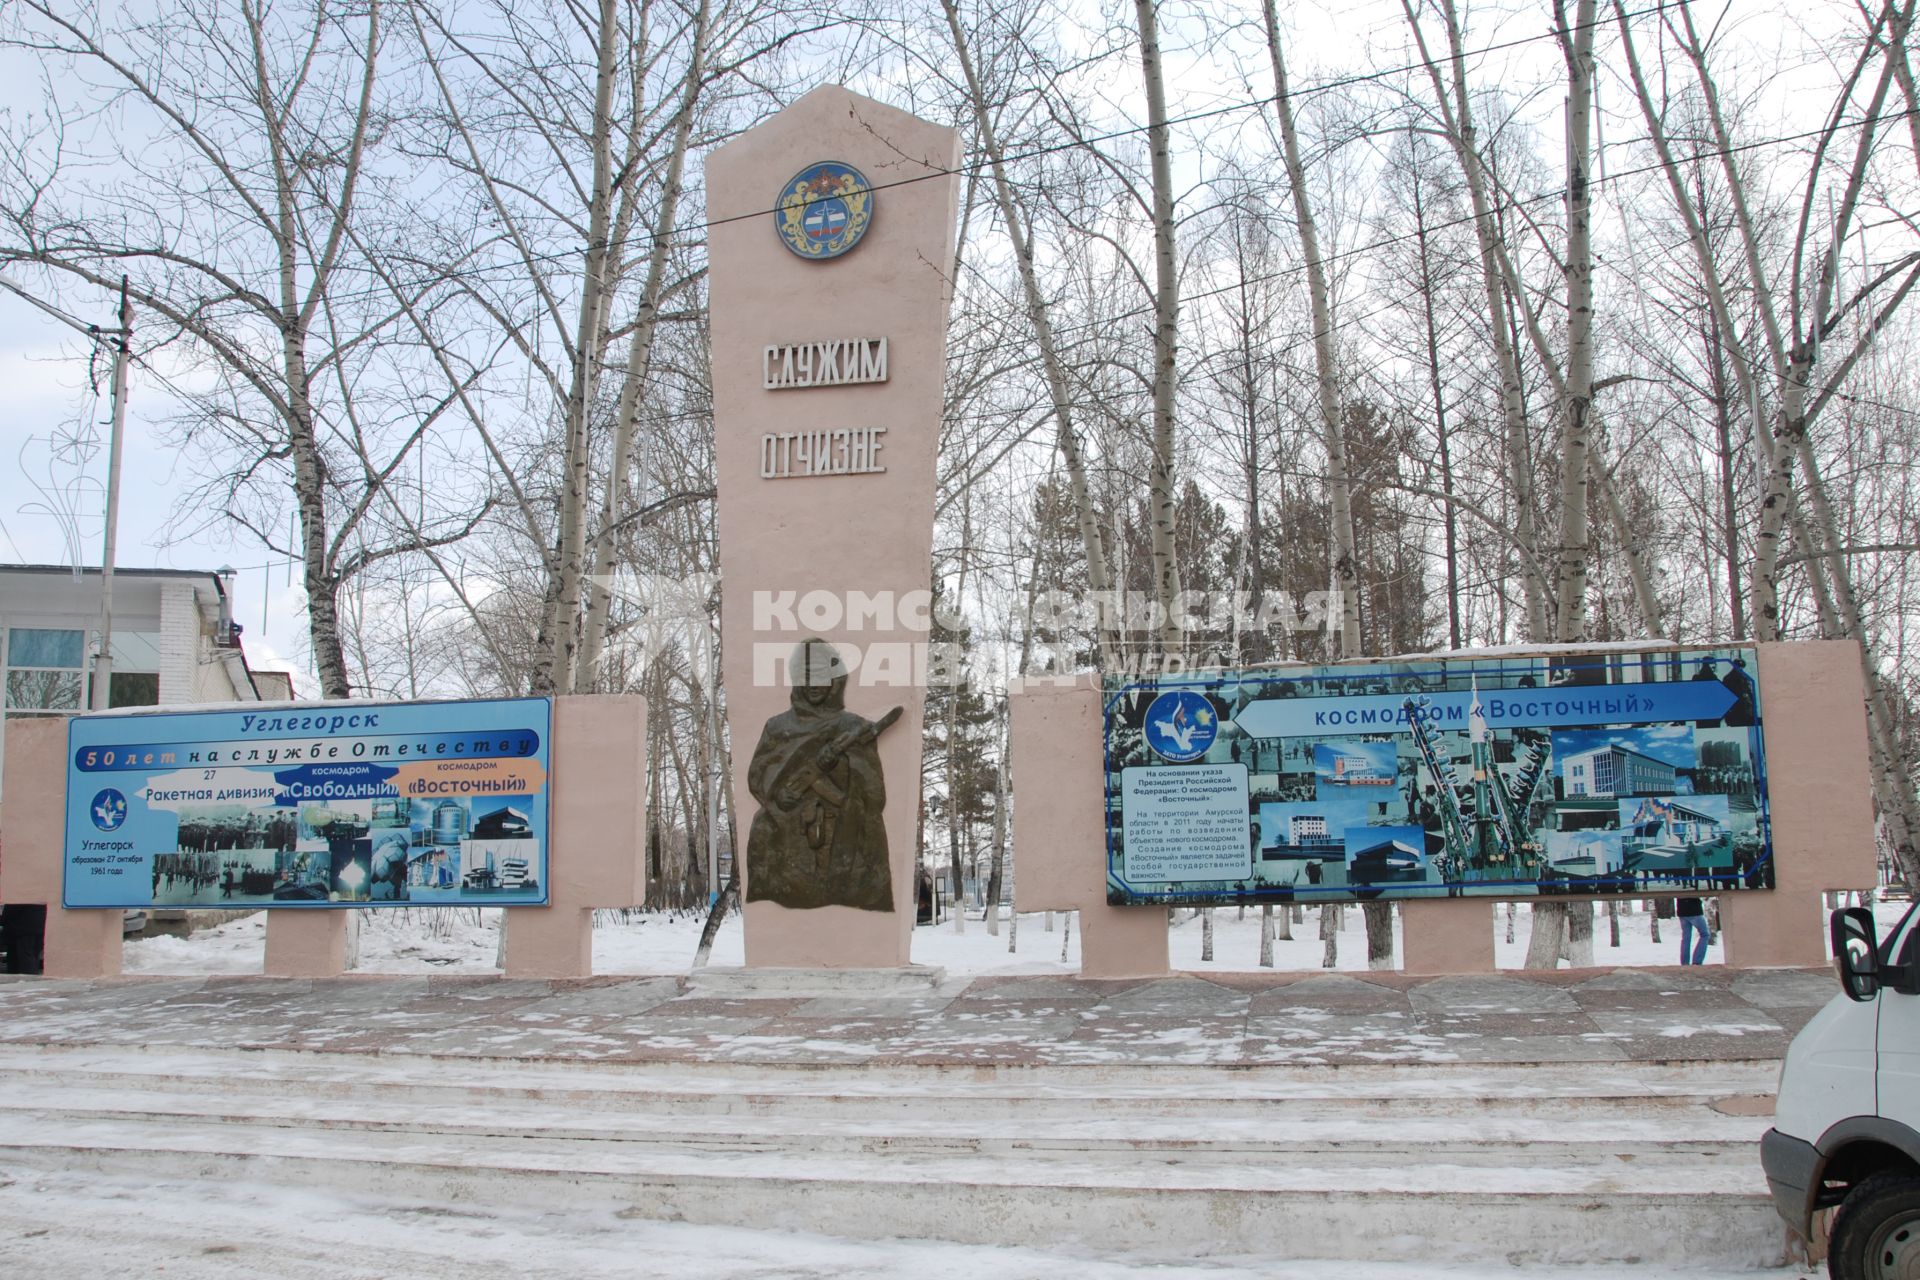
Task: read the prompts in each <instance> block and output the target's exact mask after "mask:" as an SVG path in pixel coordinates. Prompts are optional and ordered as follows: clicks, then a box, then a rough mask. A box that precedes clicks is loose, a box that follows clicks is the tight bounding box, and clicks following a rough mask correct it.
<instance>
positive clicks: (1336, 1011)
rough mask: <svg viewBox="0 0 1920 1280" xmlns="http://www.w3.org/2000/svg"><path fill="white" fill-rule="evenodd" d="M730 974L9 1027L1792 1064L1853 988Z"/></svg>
mask: <svg viewBox="0 0 1920 1280" xmlns="http://www.w3.org/2000/svg"><path fill="white" fill-rule="evenodd" d="M732 977H733V978H734V979H735V980H732V981H727V982H717V981H711V980H703V979H702V978H700V977H698V976H696V977H694V978H691V979H690V978H688V977H672V976H669V977H624V976H605V977H593V978H583V979H563V980H555V981H527V980H510V979H505V978H499V977H486V976H451V975H450V976H425V977H375V976H365V977H362V976H348V977H341V978H333V979H315V980H307V979H283V978H265V977H184V978H166V977H138V978H132V977H129V978H116V979H107V980H97V981H85V982H83V981H60V980H51V979H44V978H0V1043H5V1044H17V1045H53V1046H86V1045H127V1046H144V1047H151V1048H155V1049H165V1048H198V1049H204V1048H223V1049H234V1048H239V1049H273V1050H299V1051H309V1052H350V1053H369V1052H372V1053H382V1054H426V1055H445V1056H466V1057H487V1058H518V1059H537V1060H545V1061H561V1062H565V1061H580V1062H642V1063H644V1062H702V1061H711V1062H732V1063H766V1064H774V1063H795V1064H806V1063H874V1064H881V1065H886V1064H908V1063H913V1064H983V1065H984V1064H998V1065H1008V1066H1018V1065H1071V1064H1135V1063H1137V1064H1153V1063H1180V1064H1194V1065H1219V1066H1236V1065H1238V1066H1260V1065H1283V1064H1298V1065H1345V1064H1365V1063H1419V1062H1427V1063H1454V1062H1457V1063H1526V1062H1538V1063H1556V1062H1568V1063H1574V1062H1698V1061H1734V1060H1748V1061H1751V1060H1760V1059H1774V1058H1778V1057H1779V1056H1780V1055H1781V1054H1782V1053H1783V1052H1784V1051H1785V1049H1786V1045H1787V1042H1788V1040H1789V1039H1791V1038H1792V1036H1793V1034H1794V1033H1795V1032H1796V1031H1798V1030H1799V1029H1800V1027H1801V1026H1803V1025H1805V1023H1806V1021H1807V1019H1809V1018H1810V1017H1812V1016H1813V1014H1814V1013H1815V1012H1816V1011H1817V1010H1818V1009H1819V1008H1820V1007H1821V1006H1822V1005H1824V1004H1826V1003H1827V1002H1828V1001H1829V1000H1830V999H1832V997H1833V996H1834V995H1835V994H1836V993H1837V991H1838V988H1837V985H1836V984H1835V982H1834V979H1833V977H1832V975H1831V974H1830V973H1829V972H1827V971H1826V970H1823V969H1820V970H1813V969H1773V970H1731V969H1724V968H1713V967H1706V968H1695V969H1679V968H1674V969H1633V970H1627V969H1619V970H1561V971H1558V972H1542V973H1531V972H1506V973H1502V974H1499V975H1488V976H1479V977H1439V978H1416V977H1409V976H1406V975H1402V974H1396V973H1367V974H1345V973H1340V974H1334V973H1288V974H1266V973H1209V974H1204V975H1202V974H1191V973H1183V974H1175V975H1173V976H1171V977H1165V978H1159V979H1143V980H1134V981H1096V980H1086V979H1080V978H1075V977H1071V976H1039V977H987V978H974V979H964V978H962V979H954V980H949V981H946V982H942V983H939V984H937V985H934V984H928V985H926V986H924V987H923V988H921V989H919V990H910V989H908V988H906V987H904V986H893V987H885V988H883V989H882V990H883V992H884V993H882V994H870V993H862V992H857V991H856V992H853V993H848V992H846V991H844V990H842V991H840V993H838V994H817V993H816V994H812V995H809V994H804V993H796V992H794V991H791V990H788V991H782V992H780V993H777V994H776V993H775V991H774V990H773V989H771V988H769V989H768V990H766V991H765V992H764V993H762V992H760V991H757V990H755V989H754V988H753V985H752V982H751V980H750V979H742V977H741V975H738V974H737V973H736V974H735V975H732ZM829 989H832V988H831V985H830V984H823V986H822V988H821V990H822V991H826V990H829Z"/></svg>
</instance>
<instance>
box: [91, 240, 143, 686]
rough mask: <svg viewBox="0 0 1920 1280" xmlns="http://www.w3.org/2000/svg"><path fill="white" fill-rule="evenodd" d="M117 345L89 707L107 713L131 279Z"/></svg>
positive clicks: (123, 292) (123, 288)
mask: <svg viewBox="0 0 1920 1280" xmlns="http://www.w3.org/2000/svg"><path fill="white" fill-rule="evenodd" d="M110 341H111V342H112V344H113V426H112V428H111V430H110V431H109V433H108V436H107V530H106V540H105V545H104V546H103V547H102V549H101V552H100V651H99V653H97V654H96V655H95V656H94V659H93V693H92V696H91V697H90V698H89V699H88V700H87V706H88V708H89V709H90V710H93V711H105V710H106V709H107V708H108V707H109V706H110V705H112V702H113V564H114V554H115V549H116V546H115V544H116V543H117V542H118V541H119V533H120V442H121V438H122V437H123V436H124V435H125V427H126V424H127V361H128V357H129V353H130V352H131V351H132V348H133V307H132V306H131V304H129V303H128V301H127V278H126V277H125V276H121V277H120V327H119V329H118V330H116V331H115V332H114V336H113V337H112V338H111V339H110Z"/></svg>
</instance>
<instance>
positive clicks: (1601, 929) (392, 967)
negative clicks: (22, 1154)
mask: <svg viewBox="0 0 1920 1280" xmlns="http://www.w3.org/2000/svg"><path fill="white" fill-rule="evenodd" d="M1638 908H1639V904H1637V903H1623V904H1622V907H1621V916H1620V945H1619V946H1618V947H1614V946H1612V945H1610V940H1611V931H1610V929H1609V924H1608V919H1607V916H1606V914H1605V911H1604V909H1603V908H1599V907H1596V909H1595V918H1594V948H1593V954H1594V963H1595V965H1597V966H1599V967H1602V968H1615V967H1627V966H1644V965H1670V964H1675V963H1677V962H1678V960H1679V949H1680V926H1679V922H1678V921H1676V920H1662V921H1660V922H1659V925H1660V941H1659V942H1657V943H1656V942H1654V941H1653V936H1652V935H1653V924H1654V920H1653V917H1652V916H1651V915H1650V914H1648V913H1647V912H1645V911H1643V910H1640V909H1638ZM1903 911H1904V906H1903V905H1902V904H1892V903H1886V904H1882V905H1881V908H1880V912H1881V916H1882V920H1883V927H1884V925H1886V924H1891V923H1892V922H1893V921H1894V920H1896V919H1898V917H1899V915H1900V914H1902V913H1903ZM359 914H360V918H361V931H360V961H359V964H358V966H357V969H358V970H359V971H361V972H366V973H488V972H494V971H496V970H495V963H494V962H495V959H496V957H497V955H498V953H499V940H500V935H499V928H500V923H499V911H498V910H497V909H496V910H479V909H469V908H464V907H443V908H394V909H388V910H380V911H363V912H361V913H359ZM1342 915H1343V916H1344V923H1343V927H1342V928H1341V931H1340V935H1339V954H1338V964H1337V966H1336V967H1337V968H1340V969H1343V970H1364V969H1365V968H1366V967H1367V948H1366V935H1365V931H1364V929H1363V926H1362V923H1361V913H1360V911H1359V909H1358V908H1357V907H1349V908H1348V909H1346V910H1345V911H1344V912H1343V913H1342ZM703 923H704V920H703V919H702V918H701V917H699V916H696V915H692V914H679V915H673V914H669V913H664V912H632V913H619V912H601V913H599V918H598V923H597V925H596V927H595V929H594V935H593V968H594V972H595V973H610V974H613V973H620V974H624V973H631V974H673V973H685V972H687V971H688V969H689V968H691V967H692V964H693V953H694V948H695V946H696V945H697V944H698V942H699V938H700V929H701V926H702V924H703ZM1046 923H1047V920H1046V917H1045V916H1042V915H1023V916H1021V917H1020V930H1019V935H1018V939H1017V941H1018V946H1017V949H1016V950H1013V951H1009V950H1008V947H1007V942H1008V929H1007V922H1006V921H1004V920H1003V921H1002V922H1001V929H1000V934H999V936H997V937H995V936H993V935H991V934H989V933H988V932H987V927H986V924H985V922H984V921H983V920H981V919H980V918H978V917H977V916H975V917H972V918H970V919H968V921H967V924H966V930H965V932H963V933H955V932H954V929H953V924H952V922H951V921H948V922H945V923H942V924H938V925H922V926H920V927H919V928H917V929H915V930H914V934H913V960H914V962H915V963H916V964H924V965H938V966H940V967H942V968H944V969H946V970H947V972H948V974H949V975H952V976H955V977H958V976H962V975H969V976H982V977H983V976H990V975H996V974H1043V973H1072V972H1076V971H1078V969H1079V967H1080V933H1079V928H1078V921H1077V920H1075V921H1073V922H1071V923H1069V920H1068V917H1067V916H1066V915H1065V914H1064V913H1059V914H1055V915H1054V917H1053V928H1052V930H1051V931H1048V929H1047V928H1046ZM1531 928H1532V915H1531V912H1530V910H1529V909H1528V907H1527V906H1526V905H1525V904H1521V905H1519V906H1518V907H1517V908H1516V910H1515V911H1514V916H1513V939H1512V941H1508V940H1507V912H1506V908H1505V907H1504V906H1502V907H1497V908H1495V918H1494V952H1495V955H1496V957H1497V960H1498V963H1499V965H1500V966H1501V967H1502V968H1519V967H1520V966H1521V964H1522V963H1523V962H1524V961H1525V959H1526V953H1527V942H1528V939H1529V937H1530V935H1531ZM1808 928H1810V929H1823V930H1824V925H1823V922H1822V921H1821V920H1820V919H1818V918H1817V917H1815V918H1811V919H1809V921H1808ZM1317 929H1318V916H1317V915H1316V914H1315V913H1314V912H1308V913H1307V916H1306V919H1305V920H1304V921H1303V922H1301V923H1298V924H1296V925H1294V928H1293V932H1294V937H1293V939H1292V940H1291V941H1289V940H1285V939H1281V940H1278V941H1276V942H1275V944H1274V967H1275V968H1276V969H1278V970H1281V971H1300V970H1309V969H1318V968H1320V967H1321V959H1322V953H1323V949H1324V946H1325V944H1324V943H1322V942H1321V940H1320V939H1319V937H1318V936H1317ZM1397 932H1398V930H1397V927H1396V933H1397ZM1169 940H1170V948H1171V960H1172V964H1173V967H1174V968H1175V969H1180V970H1189V971H1193V972H1199V973H1205V972H1209V971H1214V972H1222V973H1231V972H1236V971H1241V970H1254V969H1257V968H1258V967H1259V958H1260V913H1259V911H1258V910H1255V909H1249V910H1248V911H1247V912H1246V913H1245V915H1244V917H1243V916H1242V915H1241V913H1240V911H1239V909H1238V908H1235V907H1225V908H1220V909H1218V910H1216V911H1215V912H1214V948H1213V959H1212V960H1211V961H1204V960H1202V959H1201V958H1200V953H1201V942H1202V928H1201V921H1200V919H1199V918H1198V917H1193V916H1190V915H1188V913H1186V912H1185V911H1181V912H1180V913H1179V919H1178V920H1177V922H1176V923H1175V924H1174V925H1173V927H1172V929H1171V930H1170V932H1169ZM1063 944H1064V952H1063ZM1397 948H1398V940H1397V938H1396V954H1398V950H1397ZM265 955H266V917H265V915H263V914H256V915H252V916H248V917H246V918H245V919H242V920H236V921H232V922H231V923H228V924H226V925H222V926H221V927H219V928H217V929H211V930H206V931H203V932H201V933H197V934H195V935H194V936H193V937H192V938H166V937H154V938H141V939H135V940H130V941H129V942H128V943H127V946H126V952H125V967H126V971H127V972H128V973H164V974H203V973H205V974H211V973H258V972H260V971H261V967H262V963H263V961H264V959H265ZM1724 956H1725V948H1724V947H1723V946H1722V945H1721V942H1720V939H1719V937H1718V936H1717V935H1716V937H1715V938H1714V941H1713V945H1712V946H1711V947H1710V948H1709V949H1708V952H1707V963H1708V964H1720V963H1721V962H1722V961H1723V959H1724ZM742 959H743V951H742V946H741V934H740V917H739V915H737V914H734V915H730V916H729V917H728V918H727V921H726V923H725V924H724V925H723V926H722V928H721V930H720V936H719V938H718V940H717V941H716V942H715V944H714V948H713V955H712V958H711V961H710V963H712V964H714V965H720V966H730V965H738V964H740V963H741V962H742Z"/></svg>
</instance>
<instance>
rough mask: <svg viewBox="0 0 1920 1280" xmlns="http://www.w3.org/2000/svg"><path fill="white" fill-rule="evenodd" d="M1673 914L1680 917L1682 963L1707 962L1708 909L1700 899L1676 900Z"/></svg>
mask: <svg viewBox="0 0 1920 1280" xmlns="http://www.w3.org/2000/svg"><path fill="white" fill-rule="evenodd" d="M1673 912H1674V914H1675V915H1677V916H1679V917H1680V963H1681V964H1705V963H1706V962H1707V909H1706V906H1705V905H1704V904H1703V903H1702V902H1701V901H1700V899H1698V898H1676V899H1674V903H1673Z"/></svg>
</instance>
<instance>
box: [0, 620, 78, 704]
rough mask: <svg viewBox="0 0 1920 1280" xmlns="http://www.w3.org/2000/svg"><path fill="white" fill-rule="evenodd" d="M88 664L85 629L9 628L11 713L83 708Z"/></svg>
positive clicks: (8, 677) (8, 678)
mask: <svg viewBox="0 0 1920 1280" xmlns="http://www.w3.org/2000/svg"><path fill="white" fill-rule="evenodd" d="M86 665H87V635H86V632H84V631H80V630H71V631H69V630H54V629H52V628H46V627H9V628H7V714H8V715H10V716H12V715H35V714H44V713H47V712H64V711H78V710H80V708H81V706H82V705H83V704H84V703H85V701H86V698H85V689H84V685H85V681H86V677H85V673H86Z"/></svg>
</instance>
